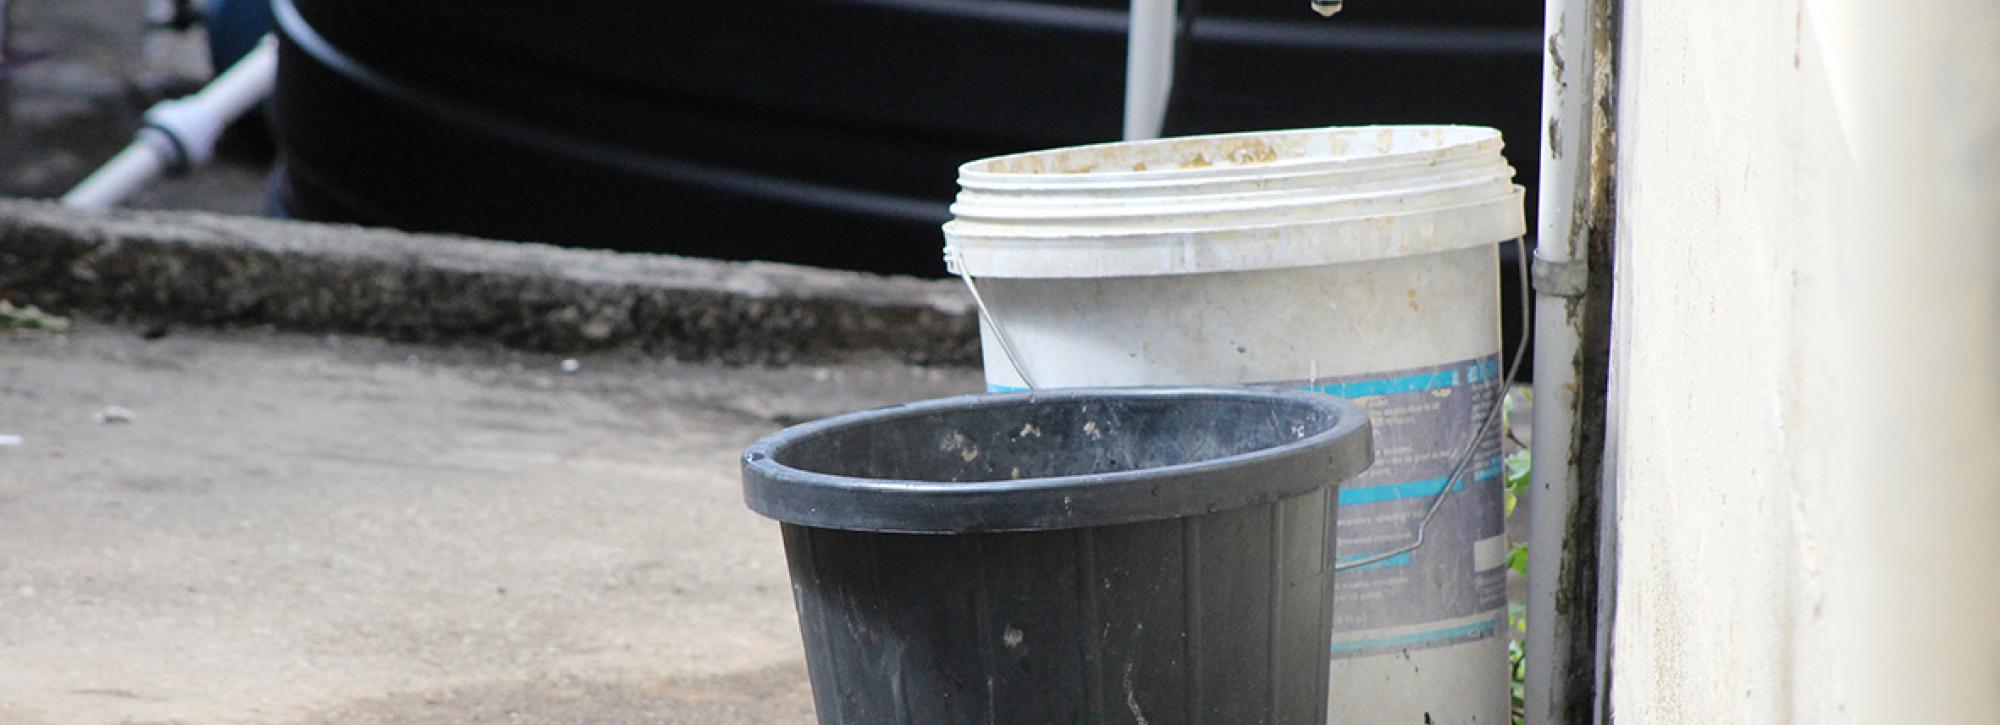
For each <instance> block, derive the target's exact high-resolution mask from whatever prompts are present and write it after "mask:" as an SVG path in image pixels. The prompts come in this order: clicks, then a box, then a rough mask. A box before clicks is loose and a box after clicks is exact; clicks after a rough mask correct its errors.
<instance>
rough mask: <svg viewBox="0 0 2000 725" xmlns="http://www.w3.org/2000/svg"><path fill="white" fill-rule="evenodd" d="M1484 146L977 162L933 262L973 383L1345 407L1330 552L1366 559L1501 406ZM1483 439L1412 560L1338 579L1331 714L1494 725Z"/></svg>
mask: <svg viewBox="0 0 2000 725" xmlns="http://www.w3.org/2000/svg"><path fill="white" fill-rule="evenodd" d="M1500 149H1501V140H1500V134H1499V132H1498V131H1494V130H1492V129H1487V128H1476V127H1463V126H1385V127H1367V128H1324V129H1306V130H1295V131H1278V132H1265V133H1245V134H1228V135H1217V136H1203V137H1193V138H1180V139H1161V140H1155V141H1144V142H1135V143H1118V144H1105V145H1098V146H1083V147H1077V148H1070V149H1057V150H1051V151H1041V152H1034V153H1025V154H1016V155H1011V156H1001V157H997V158H992V159H985V160H981V161H974V162H972V163H968V164H966V165H964V166H962V167H960V169H959V184H960V186H961V191H960V192H959V195H958V200H957V202H956V203H955V204H953V205H952V213H953V215H954V218H953V220H952V221H951V222H949V223H947V224H946V225H945V227H944V233H945V240H946V257H947V260H948V263H949V265H950V267H951V270H952V271H953V272H954V273H956V274H960V275H964V276H966V277H967V278H968V281H969V282H974V283H975V284H974V285H973V288H974V290H975V293H976V294H977V295H978V296H979V297H980V299H981V306H982V308H983V310H984V312H985V315H984V317H983V318H982V321H981V328H980V329H981V335H982V341H983V343H984V355H985V363H986V379H987V382H988V385H989V387H990V388H992V389H996V390H1002V389H1017V388H1022V387H1030V385H1029V381H1030V380H1032V383H1033V387H1075V386H1096V385H1168V384H1269V383H1276V384H1285V385H1294V386H1300V387H1309V388H1316V389H1320V390H1324V391H1327V392H1330V393H1334V394H1338V395H1342V396H1344V397H1349V398H1354V399H1356V400H1357V402H1360V403H1362V404H1363V405H1365V406H1367V407H1368V408H1369V409H1370V412H1371V416H1372V417H1373V418H1374V423H1375V426H1376V464H1375V466H1374V467H1373V468H1371V469H1370V470H1369V471H1368V472H1367V473H1365V474H1363V475H1362V476H1361V477H1359V478H1357V479H1354V480H1352V481H1349V482H1348V483H1347V484H1346V485H1344V486H1342V489H1341V495H1340V499H1341V504H1340V511H1339V515H1340V529H1339V543H1338V547H1339V548H1338V553H1339V555H1340V557H1341V559H1343V560H1355V559H1360V558H1366V557H1368V556H1369V555H1371V554H1375V553H1378V552H1386V551H1391V550H1394V549H1396V548H1397V547H1399V546H1403V545H1406V544H1408V543H1409V541H1410V538H1411V537H1412V536H1413V535H1414V533H1415V529H1416V526H1417V522H1418V521H1419V520H1420V519H1421V518H1422V516H1423V514H1424V513H1425V511H1426V510H1427V509H1428V508H1429V507H1430V504H1431V503H1432V501H1433V499H1434V498H1435V495H1436V494H1437V492H1438V491H1440V490H1441V489H1442V488H1443V480H1444V479H1445V478H1446V477H1447V476H1449V474H1450V472H1451V469H1452V467H1453V466H1454V464H1456V463H1457V461H1456V460H1455V459H1456V458H1457V457H1458V454H1459V453H1460V452H1462V451H1463V450H1464V449H1465V447H1466V446H1467V444H1468V443H1469V442H1470V441H1471V440H1472V439H1473V437H1474V436H1475V432H1476V431H1478V429H1479V424H1480V423H1481V422H1482V420H1483V418H1484V416H1485V415H1486V413H1487V412H1488V409H1489V407H1490V406H1491V405H1493V404H1494V402H1495V399H1496V398H1497V394H1498V390H1499V377H1500V375H1499V370H1500V367H1501V360H1500V330H1499V314H1498V313H1499V310H1498V307H1497V305H1498V297H1499V290H1498V280H1497V264H1498V255H1497V244H1498V243H1499V242H1502V241H1507V240H1511V239H1514V238H1516V237H1518V236H1520V235H1521V234H1522V233H1523V232H1524V231H1525V222H1524V220H1523V218H1522V191H1521V189H1520V188H1519V187H1516V186H1515V185H1514V183H1513V174H1514V170H1513V168H1512V167H1510V166H1508V165H1507V162H1506V160H1505V159H1503V158H1502V157H1501V155H1500ZM1010 358H1011V359H1010ZM1017 364H1018V368H1017ZM1480 435H1483V436H1484V440H1482V441H1480V442H1479V443H1478V446H1479V448H1477V449H1476V451H1477V452H1476V455H1475V457H1474V458H1473V459H1472V462H1471V464H1470V465H1469V469H1470V470H1469V471H1468V472H1467V473H1466V474H1465V475H1463V476H1461V477H1460V478H1459V479H1458V480H1459V481H1460V482H1461V483H1460V484H1459V485H1456V486H1454V487H1453V493H1451V494H1450V495H1449V496H1447V497H1446V498H1445V499H1444V502H1443V504H1442V508H1440V509H1439V511H1438V513H1437V515H1436V517H1435V519H1434V520H1433V521H1432V523H1431V524H1430V527H1429V528H1428V529H1427V531H1426V536H1425V543H1424V545H1423V546H1422V547H1420V548H1418V549H1417V550H1415V551H1413V552H1410V553H1409V554H1407V555H1403V556H1398V557H1396V558H1393V559H1389V560H1387V561H1383V562H1380V563H1378V564H1373V565H1370V566H1367V567H1362V568H1359V569H1356V570H1351V571H1341V572H1340V573H1339V574H1338V575H1337V576H1336V584H1335V605H1334V607H1335V614H1334V617H1335V635H1334V636H1335V644H1334V648H1333V653H1332V656H1333V667H1332V675H1331V676H1332V696H1331V698H1330V702H1331V704H1330V707H1331V710H1332V719H1333V721H1335V722H1340V723H1377V722H1379V723H1421V722H1437V723H1469V722H1479V723H1504V722H1507V718H1508V679H1507V654H1506V652H1507V648H1506V642H1507V631H1506V628H1505V613H1506V593H1505V590H1506V586H1505V583H1506V576H1505V574H1506V568H1505V560H1506V550H1507V547H1506V545H1505V538H1504V533H1503V531H1502V516H1503V511H1502V492H1501V476H1500V475H1499V454H1500V445H1499V437H1498V432H1497V431H1495V430H1489V431H1486V432H1484V433H1481V434H1480ZM1427 718H1428V719H1427Z"/></svg>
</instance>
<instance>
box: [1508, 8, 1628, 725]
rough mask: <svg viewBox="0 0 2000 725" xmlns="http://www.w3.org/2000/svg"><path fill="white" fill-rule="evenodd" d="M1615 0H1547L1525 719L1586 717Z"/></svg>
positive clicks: (1590, 687) (1590, 685) (1592, 644)
mask: <svg viewBox="0 0 2000 725" xmlns="http://www.w3.org/2000/svg"><path fill="white" fill-rule="evenodd" d="M1613 2H1614V0H1549V1H1548V3H1547V5H1546V6H1545V8H1544V27H1545V31H1546V51H1547V55H1546V57H1545V58H1544V63H1543V68H1544V78H1543V83H1542V113H1543V116H1544V122H1543V124H1542V126H1541V128H1542V129H1543V131H1544V133H1543V137H1542V176H1541V179H1540V194H1539V202H1540V207H1539V212H1540V214H1539V217H1540V228H1539V229H1538V230H1537V237H1536V238H1537V242H1538V244H1537V247H1536V250H1535V260H1534V265H1535V274H1534V279H1535V288H1536V302H1535V317H1534V323H1535V333H1534V340H1535V360H1536V365H1535V382H1534V391H1535V406H1534V432H1535V435H1534V438H1533V441H1532V451H1533V455H1534V462H1535V465H1534V469H1533V474H1532V478H1531V485H1532V490H1531V491H1530V493H1529V495H1528V501H1527V503H1528V516H1529V519H1528V521H1529V545H1528V553H1529V563H1528V632H1527V642H1526V654H1527V660H1528V661H1527V682H1526V688H1525V689H1526V702H1525V705H1526V716H1527V722H1529V723H1536V724H1538V725H1539V724H1542V723H1584V722H1590V721H1591V719H1592V712H1593V710H1594V700H1595V694H1596V693H1595V690H1596V687H1595V683H1596V675H1597V673H1596V669H1597V668H1596V656H1595V653H1596V647H1597V637H1596V631H1595V630H1596V619H1597V617H1596V612H1597V591H1596V589H1597V587H1596V582H1597V577H1596V567H1597V556H1596V554H1597V551H1598V550H1599V546H1600V542H1599V539H1598V537H1599V531H1598V516H1597V514H1598V498H1599V497H1598V496H1597V493H1598V489H1597V486H1598V483H1599V482H1598V481H1597V480H1595V479H1596V478H1597V476H1596V475H1595V474H1596V472H1597V471H1598V470H1600V469H1599V467H1598V465H1597V456H1598V454H1599V453H1600V452H1601V450H1602V449H1601V447H1600V446H1601V431H1597V432H1593V431H1590V430H1587V429H1588V428H1590V426H1591V424H1590V423H1588V422H1587V419H1586V417H1585V416H1584V415H1583V412H1584V411H1585V410H1587V409H1588V408H1589V406H1596V409H1598V410H1601V409H1602V404H1603V389H1602V387H1601V386H1602V384H1603V383H1602V381H1603V379H1604V376H1603V375H1602V374H1601V373H1598V374H1593V373H1591V372H1590V371H1588V370H1587V369H1586V366H1587V365H1590V364H1592V363H1591V362H1590V360H1592V359H1593V357H1594V356H1591V355H1587V354H1586V352H1587V351H1588V350H1589V349H1591V348H1592V347H1594V346H1598V345H1600V344H1601V343H1602V342H1604V341H1605V340H1606V339H1607V336H1606V335H1605V334H1603V332H1602V331H1599V332H1597V333H1593V332H1592V329H1591V328H1592V327H1604V326H1606V325H1607V324H1608V322H1607V321H1605V320H1603V319H1601V318H1600V317H1599V316H1596V315H1593V314H1592V312H1591V307H1592V305H1591V302H1592V300H1591V299H1590V297H1589V296H1590V295H1592V294H1594V295H1597V296H1598V298H1599V299H1600V300H1601V299H1602V298H1603V295H1604V294H1605V291H1604V290H1601V289H1599V290H1593V289H1591V287H1592V285H1591V280H1592V278H1593V277H1598V276H1599V275H1594V274H1592V269H1591V267H1592V265H1593V264H1596V265H1599V266H1604V265H1607V264H1608V262H1609V260H1608V259H1598V260H1593V259H1592V258H1591V257H1592V255H1591V248H1592V244H1593V241H1595V242H1597V243H1598V244H1599V245H1600V246H1608V245H1607V244H1606V242H1605V240H1607V239H1608V234H1609V228H1610V226H1611V215H1610V213H1609V209H1610V198H1611V193H1610V185H1611V183H1612V175H1611V156H1612V154H1611V153H1610V146H1609V143H1610V142H1609V139H1610V123H1609V121H1610V117H1609V116H1608V114H1607V104H1605V103H1604V99H1605V98H1606V97H1607V96H1606V93H1607V92H1608V91H1609V88H1608V86H1609V85H1610V83H1609V81H1610V76H1609V73H1608V71H1609V69H1610V65H1611V51H1610V47H1609V45H1608V38H1609V28H1608V22H1609V17H1610V11H1611V6H1612V3H1613Z"/></svg>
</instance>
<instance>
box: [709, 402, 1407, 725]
mask: <svg viewBox="0 0 2000 725" xmlns="http://www.w3.org/2000/svg"><path fill="white" fill-rule="evenodd" d="M1369 435H1370V434H1369V425H1368V418H1367V415H1366V414H1365V413H1363V412H1362V411H1361V409H1360V408H1357V407H1355V406H1354V405H1352V404H1350V403H1348V402H1346V401H1343V400H1339V399H1336V398H1331V397H1327V396H1324V395H1319V394H1315V393H1303V392H1263V391H1252V390H1220V389H1118V390H1064V391H1058V392H1042V393H1017V394H1009V395H986V396H970V397H963V398H950V399H944V400H935V401H929V402H923V403H914V404H910V405H902V406H896V407H890V408H885V409H881V410H873V411H867V412H862V413H854V414H850V415H844V416H839V417H835V418H829V419H825V420H820V421H816V422H813V423H808V424H805V425H801V426H797V427H794V428H791V429H788V430H785V431H783V432H780V433H777V434H775V435H772V436H770V437H768V438H765V439H763V440H761V441H758V442H757V443H756V444H755V445H752V446H751V447H750V448H749V450H747V451H745V452H744V457H743V481H744V499H745V501H746V502H748V504H749V505H750V508H751V509H753V510H755V511H757V512H758V513H761V514H764V515H765V516H769V517H771V518H774V519H777V520H778V521H780V522H783V524H784V525H783V529H784V539H785V555H786V557H787V558H788V560H789V562H790V568H791V576H792V590H793V592H794V596H795V598H796V600H797V604H798V612H799V624H800V629H801V630H802V633H803V634H804V637H805V649H806V662H807V667H808V670H809V671H810V673H811V677H812V689H813V700H814V702H815V705H816V707H817V710H818V713H819V721H820V723H822V725H835V724H838V725H850V724H852V725H861V724H867V725H880V724H884V723H896V724H901V723H925V724H927V725H935V724H939V723H1018V724H1022V725H1027V724H1035V725H1040V724H1042V723H1147V724H1149V725H1165V724H1166V723H1324V722H1325V721H1326V713H1327V708H1326V696H1327V661H1328V652H1329V650H1330V647H1331V637H1332V623H1333V611H1332V607H1333V589H1332V587H1333V577H1332V568H1333V541H1334V536H1333V535H1334V521H1333V518H1332V511H1333V507H1332V505H1331V504H1332V502H1333V501H1332V498H1331V496H1332V495H1333V491H1334V489H1335V488H1336V486H1337V484H1338V483H1339V482H1341V481H1343V480H1346V479H1348V478H1351V477H1353V476H1354V475H1356V474H1358V473H1360V472H1361V471H1362V470H1364V469H1366V468H1367V467H1368V465H1369V463H1370V462H1371V460H1372V459H1371V455H1372V454H1371V447H1370V437H1369Z"/></svg>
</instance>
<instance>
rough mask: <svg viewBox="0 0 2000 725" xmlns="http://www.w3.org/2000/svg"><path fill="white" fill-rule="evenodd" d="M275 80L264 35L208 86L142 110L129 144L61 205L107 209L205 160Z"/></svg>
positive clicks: (274, 51) (270, 44)
mask: <svg viewBox="0 0 2000 725" xmlns="http://www.w3.org/2000/svg"><path fill="white" fill-rule="evenodd" d="M277 78H278V47H277V41H276V40H274V39H272V38H269V37H266V38H265V39H264V41H263V42H262V43H260V44H258V46H257V47H256V48H255V49H254V50H251V51H250V53H249V54H247V55H244V56H243V58H242V60H238V61H237V62H236V64H235V65H232V66H230V67H229V70H227V71H224V72H223V73H222V75H220V76H217V77H216V79H215V80H214V81H212V82H210V83H209V84H208V86H207V87H204V88H202V89H201V90H200V91H198V92H196V93H194V94H192V95H189V96H186V97H183V98H177V99H174V100H170V101H162V102H160V103H159V104H156V105H154V106H153V107H152V108H151V109H149V110H147V111H146V127H145V128H141V129H139V132H138V133H137V134H136V135H135V136H134V137H133V139H132V143H131V145H129V146H126V147H125V149H124V150H123V151H120V152H118V155H117V156H115V157H112V159H111V161H110V162H109V163H107V164H105V165H104V167H103V168H100V169H98V170H97V171H95V172H93V173H92V174H91V175H90V176H89V177H88V178H85V179H84V180H83V182H82V183H80V184H78V185H77V186H76V188H75V189H72V190H71V191H70V192H69V193H68V194H64V195H63V198H62V203H63V204H64V205H67V206H70V207H74V208H78V209H108V208H110V207H113V206H117V205H118V203H119V202H121V201H124V200H125V198H126V197H129V196H131V195H132V194H133V193H134V192H136V191H138V190H139V189H142V188H144V187H145V186H146V184H148V183H150V182H152V180H153V179H156V178H159V176H160V175H161V174H164V173H166V172H168V171H171V170H174V169H178V168H184V167H187V166H200V165H202V164H205V163H208V160H209V159H210V158H213V157H214V155H215V142H216V139H218V138H221V136H222V130H223V129H224V128H227V127H228V126H229V124H230V122H232V121H235V120H236V119H237V118H238V117H240V116H242V115H243V114H244V113H246V112H248V111H249V110H250V109H251V108H253V107H255V106H256V105H257V104H258V103H259V102H260V101H262V100H264V98H265V97H266V96H269V95H270V94H271V89H272V88H273V87H275V86H276V85H277Z"/></svg>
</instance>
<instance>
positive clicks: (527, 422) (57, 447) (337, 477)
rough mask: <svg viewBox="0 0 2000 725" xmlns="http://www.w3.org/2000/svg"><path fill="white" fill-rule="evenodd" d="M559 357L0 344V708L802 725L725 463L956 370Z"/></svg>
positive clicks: (357, 342) (287, 345) (266, 343)
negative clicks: (772, 436) (782, 435)
mask: <svg viewBox="0 0 2000 725" xmlns="http://www.w3.org/2000/svg"><path fill="white" fill-rule="evenodd" d="M578 363H579V364H578V369H577V370H576V371H575V372H573V373H567V372H564V371H563V365H562V361H561V360H560V359H558V358H554V357H546V356H537V355H531V354H524V353H517V352H506V351H499V350H476V349H464V348H457V349H442V348H431V347H415V346H405V345H397V344H391V343H384V342H378V341H371V340H362V339H354V338H339V337H321V336H303V335H289V334H276V333H268V332H256V331H250V332H235V333H220V332H202V331H182V330H175V331H173V332H172V333H171V334H169V335H168V336H166V337H165V338H163V339H158V340H153V341H148V340H145V339H142V336H141V335H140V334H139V333H138V332H137V331H136V330H133V329H124V328H118V327H105V326H97V325H92V324H89V323H80V324H79V326H78V327H77V329H76V330H74V331H72V332H70V333H68V334H62V335H56V334H47V333H24V332H15V333H0V434H11V435H18V436H20V437H21V439H22V440H21V441H20V443H19V445H0V722H5V723H23V724H29V725H39V724H42V723H117V722H141V723H158V722H224V723H229V722H243V723H295V722H343V723H351V722H361V723H366V722H438V723H444V722H612V723H616V722H677V723H803V722H810V719H811V714H810V713H811V699H810V693H809V691H808V689H807V686H806V683H805V677H804V668H803V665H802V659H801V650H800V645H799V642H798V639H797V631H796V625H795V623H794V618H793V615H792V607H791V602H790V597H789V594H788V591H787V582H786V574H785V568H784V560H783V554H782V551H781V550H780V547H779V542H778V532H777V527H776V526H775V525H774V524H773V523H771V522H769V521H766V520H763V519H761V518H759V517H757V516H755V515H754V514H752V513H750V512H749V511H747V510H746V509H744V507H743V505H742V503H741V500H740V497H739V489H738V482H737V473H736V453H737V451H738V450H740V449H741V448H742V447H743V446H744V445H745V444H746V443H748V442H749V441H751V440H752V439H753V438H755V437H757V436H758V435H761V434H763V433H766V432H769V431H771V430H774V429H776V428H777V427H779V426H780V425H781V424H782V423H785V422H790V421H795V420H800V419H806V418H812V417H818V416H822V415H826V414H830V413H834V412H838V411H844V410H850V409H854V408H859V407H864V406H870V405H875V404H880V403H886V402H891V401H897V400H907V399H916V398H923V397H931V396H937V395H945V394H951V393H957V392H964V391H970V390H973V389H975V388H976V387H977V386H978V381H977V378H976V375H975V374H974V373H973V371H970V370H962V369H935V368H933V369H924V368H914V367H908V366H904V365H901V364H899V363H892V362H878V363H870V364H865V365H846V366H836V367H807V366H799V367H792V368H756V367H747V368H746V367H736V368H725V367H719V366H704V365H696V364H685V363H675V362H665V361H659V360H654V359H648V358H644V357H641V356H636V355H634V356H630V357H599V358H584V359H581V360H579V361H578ZM114 408H119V409H123V410H115V409H114ZM125 411H129V419H127V416H126V415H125Z"/></svg>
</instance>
